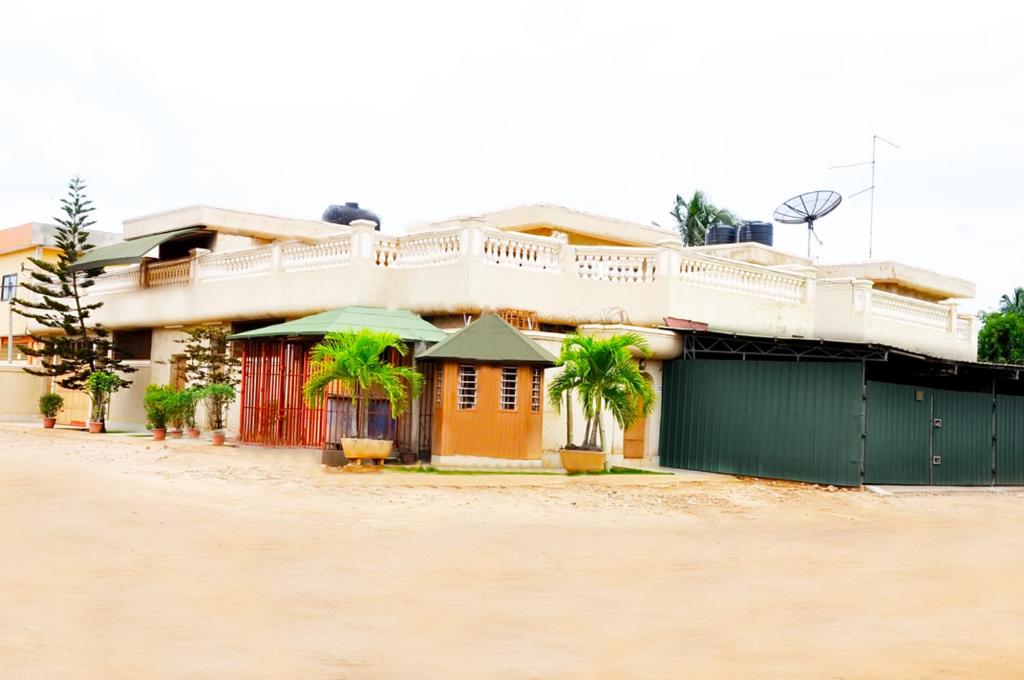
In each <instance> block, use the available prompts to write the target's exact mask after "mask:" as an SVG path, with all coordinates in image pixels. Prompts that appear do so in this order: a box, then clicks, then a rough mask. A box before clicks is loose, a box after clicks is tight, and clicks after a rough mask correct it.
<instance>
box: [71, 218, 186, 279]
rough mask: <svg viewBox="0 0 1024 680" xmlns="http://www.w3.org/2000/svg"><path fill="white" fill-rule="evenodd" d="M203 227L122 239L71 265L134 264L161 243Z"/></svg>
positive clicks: (77, 268)
mask: <svg viewBox="0 0 1024 680" xmlns="http://www.w3.org/2000/svg"><path fill="white" fill-rule="evenodd" d="M202 229H203V227H186V228H185V229H175V230H173V231H165V232H162V233H160V234H149V235H148V236H139V237H138V238H133V239H129V240H127V241H121V242H120V243H115V244H113V245H109V246H101V247H99V248H93V249H92V250H90V251H89V252H88V253H86V254H85V255H84V256H83V257H82V258H81V259H80V260H79V261H78V262H76V263H74V264H73V265H71V269H73V270H82V269H102V268H103V267H109V266H111V265H115V264H133V263H135V262H140V261H141V260H142V258H143V257H145V256H146V253H148V252H149V251H151V250H153V249H154V248H156V247H157V246H159V245H160V244H161V243H166V242H167V241H171V240H173V239H176V238H178V237H179V236H184V235H186V234H191V233H193V232H197V231H202Z"/></svg>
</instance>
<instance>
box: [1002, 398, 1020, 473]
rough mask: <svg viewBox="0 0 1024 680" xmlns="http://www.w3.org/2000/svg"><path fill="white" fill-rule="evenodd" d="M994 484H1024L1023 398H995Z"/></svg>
mask: <svg viewBox="0 0 1024 680" xmlns="http://www.w3.org/2000/svg"><path fill="white" fill-rule="evenodd" d="M996 424H997V426H996V484H1024V397H1016V396H1007V395H1005V394H1000V395H998V396H996Z"/></svg>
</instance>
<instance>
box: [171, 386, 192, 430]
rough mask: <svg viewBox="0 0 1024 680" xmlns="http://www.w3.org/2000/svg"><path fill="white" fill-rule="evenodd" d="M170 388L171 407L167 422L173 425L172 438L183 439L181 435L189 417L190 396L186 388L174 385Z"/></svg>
mask: <svg viewBox="0 0 1024 680" xmlns="http://www.w3.org/2000/svg"><path fill="white" fill-rule="evenodd" d="M169 389H170V396H169V402H170V408H169V410H168V412H167V424H168V425H170V426H171V429H170V435H171V439H181V435H182V434H183V433H184V431H185V421H186V420H187V418H188V414H187V410H188V397H186V395H185V391H184V390H179V389H176V388H173V387H171V388H169Z"/></svg>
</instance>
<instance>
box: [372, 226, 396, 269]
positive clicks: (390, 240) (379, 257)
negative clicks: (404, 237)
mask: <svg viewBox="0 0 1024 680" xmlns="http://www.w3.org/2000/svg"><path fill="white" fill-rule="evenodd" d="M398 245H399V240H398V238H397V237H395V236H386V235H384V234H379V233H375V234H374V235H373V256H372V262H373V264H375V265H376V266H378V267H393V266H395V262H396V261H397V260H398Z"/></svg>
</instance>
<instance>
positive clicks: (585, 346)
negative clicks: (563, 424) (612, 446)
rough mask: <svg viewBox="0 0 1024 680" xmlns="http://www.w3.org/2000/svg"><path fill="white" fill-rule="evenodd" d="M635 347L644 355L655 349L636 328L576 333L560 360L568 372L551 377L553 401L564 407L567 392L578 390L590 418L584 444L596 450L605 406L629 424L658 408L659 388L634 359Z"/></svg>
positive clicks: (624, 424) (619, 420) (569, 444)
mask: <svg viewBox="0 0 1024 680" xmlns="http://www.w3.org/2000/svg"><path fill="white" fill-rule="evenodd" d="M634 349H635V350H638V351H640V352H641V353H642V354H644V355H645V356H649V355H650V353H651V350H650V347H649V346H648V345H647V341H646V340H644V339H643V337H642V336H640V335H639V334H637V333H620V334H618V335H613V336H612V337H610V338H603V339H602V338H595V337H590V336H584V335H578V334H574V335H570V336H568V337H567V338H565V340H564V341H563V342H562V352H561V354H560V356H559V358H558V363H557V365H558V366H561V367H562V368H563V371H562V372H561V373H560V374H559V375H558V376H557V377H556V378H555V379H554V380H553V381H551V386H550V387H549V388H548V400H549V401H550V402H551V405H552V406H553V407H554V408H555V410H560V409H561V406H562V399H563V398H564V397H565V396H566V395H568V394H570V393H571V392H573V391H575V392H577V393H578V394H579V396H580V401H581V402H582V404H583V414H584V415H585V416H586V419H587V421H586V433H585V434H584V439H583V448H585V449H593V450H597V448H598V445H597V438H598V432H599V430H600V426H601V415H602V414H603V413H604V411H605V410H606V409H607V410H608V411H610V412H611V414H612V417H614V418H615V422H617V423H618V424H619V426H620V427H622V428H623V429H625V428H627V427H629V426H630V425H632V424H633V422H634V421H635V420H636V419H637V418H639V417H640V416H642V415H648V414H650V412H651V410H652V409H653V408H654V390H652V389H651V385H650V383H649V382H647V379H646V378H644V375H643V373H641V372H640V367H639V366H637V364H636V362H634V361H633V353H632V351H631V350H634ZM567 439H568V441H567V443H566V445H567V447H572V445H573V443H572V432H569V433H568V436H567Z"/></svg>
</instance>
